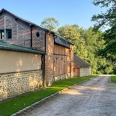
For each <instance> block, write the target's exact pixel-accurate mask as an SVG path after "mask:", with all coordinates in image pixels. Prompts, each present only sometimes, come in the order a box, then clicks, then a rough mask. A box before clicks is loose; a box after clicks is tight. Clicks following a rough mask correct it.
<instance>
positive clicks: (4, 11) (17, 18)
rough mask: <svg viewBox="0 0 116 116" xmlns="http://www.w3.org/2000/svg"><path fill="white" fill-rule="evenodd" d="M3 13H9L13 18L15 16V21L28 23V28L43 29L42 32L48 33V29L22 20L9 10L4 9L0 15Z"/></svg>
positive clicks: (0, 11)
mask: <svg viewBox="0 0 116 116" xmlns="http://www.w3.org/2000/svg"><path fill="white" fill-rule="evenodd" d="M3 13H8V14H10V15H11V16H13V17H14V18H15V20H20V21H22V22H24V23H26V24H27V25H28V26H33V27H37V28H39V29H41V30H44V31H48V30H47V29H44V28H42V27H40V26H38V25H37V24H35V23H32V22H30V21H28V20H25V19H23V18H21V17H18V16H17V15H15V14H13V13H11V12H9V11H8V10H6V9H4V8H3V9H2V10H0V15H1V14H3Z"/></svg>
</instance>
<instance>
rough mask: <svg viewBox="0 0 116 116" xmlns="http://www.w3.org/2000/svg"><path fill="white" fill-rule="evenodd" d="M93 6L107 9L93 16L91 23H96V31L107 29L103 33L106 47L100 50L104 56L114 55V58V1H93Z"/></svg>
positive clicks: (115, 36)
mask: <svg viewBox="0 0 116 116" xmlns="http://www.w3.org/2000/svg"><path fill="white" fill-rule="evenodd" d="M93 4H94V5H95V6H98V5H100V6H101V7H106V8H107V11H106V12H105V13H101V14H98V15H94V16H93V17H92V21H96V22H97V23H96V24H95V27H96V29H99V28H100V27H104V26H105V27H106V28H108V29H107V30H106V31H105V33H104V39H105V40H106V43H105V44H106V47H105V49H103V50H102V53H103V54H104V55H105V56H107V55H109V54H110V55H114V57H115V58H116V0H94V1H93ZM105 27H104V28H105Z"/></svg>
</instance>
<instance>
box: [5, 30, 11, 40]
mask: <svg viewBox="0 0 116 116" xmlns="http://www.w3.org/2000/svg"><path fill="white" fill-rule="evenodd" d="M11 38H12V31H11V29H6V39H11Z"/></svg>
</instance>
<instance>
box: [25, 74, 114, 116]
mask: <svg viewBox="0 0 116 116" xmlns="http://www.w3.org/2000/svg"><path fill="white" fill-rule="evenodd" d="M108 81H109V76H98V77H97V78H93V79H90V80H89V81H87V82H84V83H82V84H79V85H76V86H73V87H71V88H70V89H68V90H66V91H64V92H63V93H62V94H60V95H58V96H56V97H55V98H54V99H51V100H49V101H48V102H46V103H45V104H43V105H42V106H39V107H36V108H35V109H34V110H32V111H30V112H28V113H27V114H26V115H25V116H116V84H113V83H109V82H108Z"/></svg>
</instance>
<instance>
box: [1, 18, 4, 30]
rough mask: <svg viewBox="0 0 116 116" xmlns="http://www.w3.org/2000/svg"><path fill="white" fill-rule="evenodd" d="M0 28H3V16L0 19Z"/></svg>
mask: <svg viewBox="0 0 116 116" xmlns="http://www.w3.org/2000/svg"><path fill="white" fill-rule="evenodd" d="M0 28H4V17H1V19H0Z"/></svg>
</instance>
